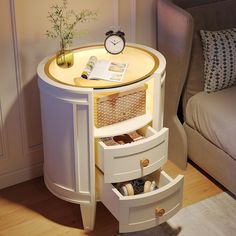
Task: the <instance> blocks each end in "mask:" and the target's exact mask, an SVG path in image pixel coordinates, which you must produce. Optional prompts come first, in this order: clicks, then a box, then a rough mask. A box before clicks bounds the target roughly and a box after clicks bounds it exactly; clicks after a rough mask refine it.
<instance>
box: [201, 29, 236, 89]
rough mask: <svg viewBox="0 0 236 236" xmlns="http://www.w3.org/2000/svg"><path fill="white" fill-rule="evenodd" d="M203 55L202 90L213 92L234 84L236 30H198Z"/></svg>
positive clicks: (235, 75) (235, 77) (235, 78)
mask: <svg viewBox="0 0 236 236" xmlns="http://www.w3.org/2000/svg"><path fill="white" fill-rule="evenodd" d="M200 34H201V39H202V46H203V55H204V79H205V81H204V90H205V91H206V92H215V91H218V90H221V89H224V88H227V87H230V86H232V85H234V84H235V83H236V28H233V29H228V30H219V31H206V30H200Z"/></svg>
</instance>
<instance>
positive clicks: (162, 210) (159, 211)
mask: <svg viewBox="0 0 236 236" xmlns="http://www.w3.org/2000/svg"><path fill="white" fill-rule="evenodd" d="M165 212H166V211H165V209H163V208H160V207H157V208H156V215H157V216H163V215H164V214H165Z"/></svg>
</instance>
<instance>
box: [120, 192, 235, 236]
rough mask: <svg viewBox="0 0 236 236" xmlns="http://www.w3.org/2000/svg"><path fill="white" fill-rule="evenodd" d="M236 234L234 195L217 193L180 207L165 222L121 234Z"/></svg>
mask: <svg viewBox="0 0 236 236" xmlns="http://www.w3.org/2000/svg"><path fill="white" fill-rule="evenodd" d="M177 235H178V236H236V198H235V197H233V196H232V195H229V194H228V193H226V192H224V193H220V194H218V195H216V196H213V197H211V198H208V199H206V200H203V201H201V202H199V203H196V204H194V205H191V206H189V207H186V208H183V209H182V210H181V211H180V212H179V213H178V214H176V215H175V216H174V217H172V218H171V219H170V220H169V221H168V222H166V223H163V224H162V225H160V226H158V227H156V228H152V229H150V230H146V231H142V232H136V233H129V234H127V233H126V234H122V236H177Z"/></svg>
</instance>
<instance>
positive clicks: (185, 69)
mask: <svg viewBox="0 0 236 236" xmlns="http://www.w3.org/2000/svg"><path fill="white" fill-rule="evenodd" d="M235 12H236V1H235V0H192V1H189V0H175V1H174V0H173V1H170V0H157V48H158V50H159V51H160V52H161V53H163V54H164V56H165V57H166V60H167V75H166V88H165V109H164V110H165V114H164V125H165V126H166V127H168V128H169V131H170V138H169V140H170V141H169V159H170V160H171V161H172V162H174V163H175V164H176V165H178V166H179V167H181V168H183V169H184V168H185V167H186V165H187V159H188V158H189V159H191V160H192V161H193V162H194V163H196V164H197V165H198V166H199V167H200V168H202V169H203V170H204V171H205V172H207V173H208V174H209V175H210V176H212V177H213V178H214V179H215V180H217V181H218V182H219V183H220V184H222V185H223V186H224V187H225V188H227V189H228V190H230V191H231V192H232V193H233V194H236V181H235V179H236V145H235V140H236V119H235V118H236V86H235V81H233V78H231V76H235V73H236V63H234V62H235V61H234V60H235V59H236V52H235V48H236V38H235V32H236V30H235V32H234V31H233V33H232V34H231V32H232V31H229V30H227V29H232V28H236V14H235ZM228 34H230V37H231V36H232V38H233V39H232V40H231V39H230V40H231V41H232V42H231V43H233V44H232V45H231V46H233V49H234V50H233V49H232V50H233V52H232V50H231V46H230V43H228V41H227V43H226V41H224V40H222V38H221V37H226V38H227V40H228ZM218 35H219V39H218ZM216 36H217V37H216ZM214 40H215V41H214ZM219 40H221V41H222V42H220V41H219ZM216 41H217V42H216ZM214 42H215V43H217V45H218V43H219V46H220V47H221V43H222V45H223V46H222V47H223V49H224V51H223V52H222V51H221V50H222V49H220V50H219V51H217V50H218V46H215V47H214V46H212V45H214V44H213V43H214ZM213 49H214V55H213V54H212V51H210V52H209V50H213ZM207 50H208V51H207ZM225 50H226V51H227V52H228V51H229V50H230V58H229V56H228V54H227V56H225V55H226V54H225ZM209 55H210V56H209ZM231 56H232V57H233V58H231ZM221 59H222V60H223V59H224V61H222V63H224V65H221V64H220V63H221V62H220V63H218V61H219V60H221ZM231 59H232V60H231ZM217 60H218V61H217ZM214 63H216V64H214ZM229 63H231V64H229ZM224 66H225V67H224ZM229 66H231V68H230V67H229ZM212 68H213V69H212ZM224 68H225V69H224ZM228 70H229V73H230V76H229V73H228V72H227V71H228ZM230 70H231V71H230ZM225 71H226V72H225ZM223 72H224V73H223ZM221 73H222V76H221V75H219V74H221ZM220 76H221V77H223V82H222V78H220V79H219V77H220ZM229 77H230V78H229ZM214 86H215V87H214ZM209 89H210V90H209Z"/></svg>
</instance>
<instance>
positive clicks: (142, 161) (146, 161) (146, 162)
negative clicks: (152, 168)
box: [140, 159, 149, 168]
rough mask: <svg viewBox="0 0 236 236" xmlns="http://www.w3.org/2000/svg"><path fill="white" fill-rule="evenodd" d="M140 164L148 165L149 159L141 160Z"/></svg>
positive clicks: (142, 165)
mask: <svg viewBox="0 0 236 236" xmlns="http://www.w3.org/2000/svg"><path fill="white" fill-rule="evenodd" d="M140 165H141V167H142V168H143V167H147V166H148V165H149V160H148V159H144V160H141V161H140Z"/></svg>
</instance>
